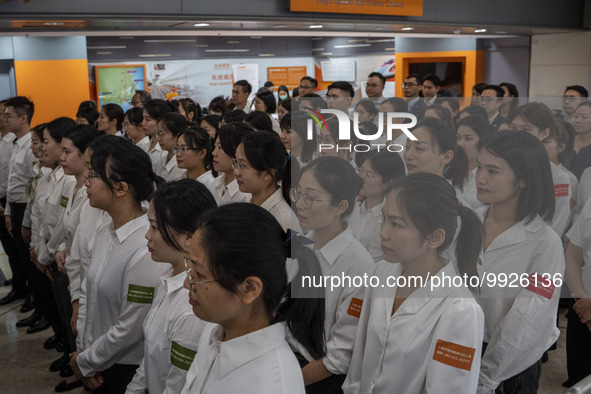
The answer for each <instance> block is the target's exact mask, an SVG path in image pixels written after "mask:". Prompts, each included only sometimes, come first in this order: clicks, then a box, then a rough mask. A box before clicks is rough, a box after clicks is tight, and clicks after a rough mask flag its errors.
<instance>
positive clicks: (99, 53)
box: [96, 52, 113, 55]
mask: <svg viewBox="0 0 591 394" xmlns="http://www.w3.org/2000/svg"><path fill="white" fill-rule="evenodd" d="M112 53H113V52H97V53H96V54H97V55H110V54H112Z"/></svg>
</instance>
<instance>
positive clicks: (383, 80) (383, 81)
mask: <svg viewBox="0 0 591 394" xmlns="http://www.w3.org/2000/svg"><path fill="white" fill-rule="evenodd" d="M373 77H377V78H379V79H380V82H381V83H382V86H384V85H385V84H386V78H385V77H384V76H383V75H382V73H379V72H377V71H374V72H371V73H369V75H368V76H367V78H373Z"/></svg>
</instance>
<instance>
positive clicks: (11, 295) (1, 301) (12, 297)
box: [0, 290, 25, 305]
mask: <svg viewBox="0 0 591 394" xmlns="http://www.w3.org/2000/svg"><path fill="white" fill-rule="evenodd" d="M23 298H25V296H24V295H21V294H18V293H17V292H16V291H14V290H10V291H9V292H8V294H6V295H5V296H4V297H2V298H0V305H6V304H10V303H11V302H14V301H16V300H20V299H23Z"/></svg>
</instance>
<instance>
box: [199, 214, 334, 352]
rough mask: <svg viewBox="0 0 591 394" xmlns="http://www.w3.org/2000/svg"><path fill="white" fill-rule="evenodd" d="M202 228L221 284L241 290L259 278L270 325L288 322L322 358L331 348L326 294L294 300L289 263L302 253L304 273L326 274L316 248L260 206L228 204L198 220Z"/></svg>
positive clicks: (298, 337) (203, 241)
mask: <svg viewBox="0 0 591 394" xmlns="http://www.w3.org/2000/svg"><path fill="white" fill-rule="evenodd" d="M253 223H256V226H253ZM197 231H198V232H199V234H200V239H201V246H202V247H203V249H204V252H205V254H206V256H207V259H208V260H209V265H210V268H211V272H212V274H213V277H214V278H215V280H216V281H217V282H218V284H219V285H220V286H222V287H223V288H224V289H226V290H227V291H229V292H231V293H237V292H238V286H239V285H240V284H241V283H242V282H243V281H244V280H245V279H246V278H248V277H250V276H254V277H257V278H259V279H260V280H261V282H262V283H263V289H262V293H261V296H260V297H259V298H260V303H261V304H262V305H261V307H262V308H263V310H264V312H265V313H266V315H267V317H268V319H269V320H270V322H271V324H274V323H278V322H286V323H287V326H288V327H289V330H290V331H291V333H292V334H293V336H294V338H295V339H296V340H297V341H298V342H299V343H301V344H302V345H303V346H304V347H305V348H306V350H308V352H309V353H310V355H311V356H312V357H313V358H314V359H319V358H322V357H323V356H324V354H325V352H326V350H325V345H324V298H323V293H321V294H319V295H312V297H315V298H303V297H302V298H292V297H291V289H290V288H291V286H289V284H288V282H287V272H286V264H285V261H286V259H287V258H288V257H290V256H291V253H293V254H294V255H296V254H297V255H298V256H301V257H300V258H298V268H299V273H298V274H299V276H302V275H309V276H312V275H314V276H316V275H322V271H321V269H320V266H319V263H318V259H317V258H316V256H315V255H314V252H313V251H312V250H310V249H307V248H305V247H303V246H302V245H300V244H299V242H298V241H297V240H295V239H294V240H291V242H290V239H289V238H288V236H287V234H286V233H285V232H284V231H283V230H282V228H281V226H280V225H279V223H278V222H277V220H276V219H275V218H274V217H273V215H271V214H270V213H269V212H267V210H265V209H264V208H261V207H259V206H256V205H255V204H249V203H235V204H227V205H223V206H220V207H218V208H217V209H214V210H212V211H208V212H206V213H204V214H203V215H201V217H200V218H199V222H198V225H197ZM294 283H295V282H294Z"/></svg>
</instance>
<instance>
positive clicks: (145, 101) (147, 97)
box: [134, 90, 152, 105]
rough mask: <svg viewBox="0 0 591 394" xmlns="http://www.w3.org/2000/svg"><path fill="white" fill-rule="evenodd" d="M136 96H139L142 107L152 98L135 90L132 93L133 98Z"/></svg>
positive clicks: (146, 93)
mask: <svg viewBox="0 0 591 394" xmlns="http://www.w3.org/2000/svg"><path fill="white" fill-rule="evenodd" d="M136 94H139V95H140V101H141V102H142V104H143V105H146V104H147V103H148V101H150V100H152V96H151V95H150V93H148V92H147V91H145V90H136V91H135V93H134V96H135V95H136Z"/></svg>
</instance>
